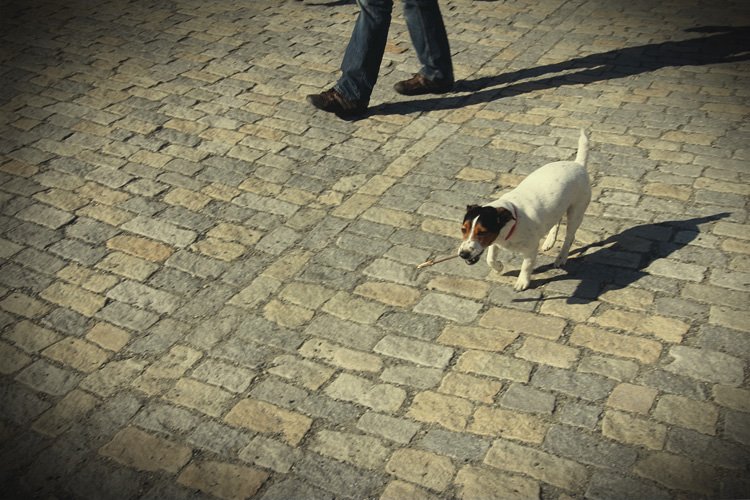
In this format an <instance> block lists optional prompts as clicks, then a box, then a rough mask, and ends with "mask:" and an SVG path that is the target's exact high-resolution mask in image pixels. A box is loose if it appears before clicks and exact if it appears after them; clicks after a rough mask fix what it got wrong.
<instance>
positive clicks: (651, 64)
mask: <svg viewBox="0 0 750 500" xmlns="http://www.w3.org/2000/svg"><path fill="white" fill-rule="evenodd" d="M685 31H686V32H689V33H701V34H706V33H708V34H709V35H708V36H700V37H697V38H690V39H688V40H681V41H675V42H662V43H652V44H647V45H638V46H635V47H626V48H622V49H616V50H611V51H608V52H601V53H598V54H591V55H588V56H584V57H578V58H575V59H571V60H569V61H564V62H560V63H555V64H546V65H541V66H537V67H534V68H527V69H522V70H519V71H513V72H509V73H503V74H500V75H496V76H489V77H482V78H476V79H473V80H460V81H457V82H456V87H455V92H457V93H464V94H462V95H449V96H447V97H433V98H428V99H420V100H416V101H406V102H395V103H384V104H380V105H378V106H375V107H373V108H372V113H373V114H380V115H389V114H408V113H414V112H420V111H425V110H441V109H456V108H460V107H464V106H469V105H472V104H477V103H486V102H491V101H494V100H496V99H500V98H503V97H513V96H517V95H521V94H526V93H529V92H534V91H537V90H546V89H551V88H558V87H563V86H565V85H578V84H586V83H593V82H600V81H605V80H613V79H617V78H624V77H627V76H632V75H638V74H641V73H646V72H650V71H655V70H657V69H660V68H666V67H679V66H703V65H707V64H719V63H728V62H737V61H746V60H750V26H741V27H727V26H704V27H699V28H691V29H688V30H685ZM467 93H468V94H467Z"/></svg>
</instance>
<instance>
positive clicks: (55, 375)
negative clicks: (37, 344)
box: [16, 359, 81, 396]
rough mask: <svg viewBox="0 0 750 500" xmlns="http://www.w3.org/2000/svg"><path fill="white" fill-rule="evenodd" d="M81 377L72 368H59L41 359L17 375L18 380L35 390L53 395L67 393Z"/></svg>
mask: <svg viewBox="0 0 750 500" xmlns="http://www.w3.org/2000/svg"><path fill="white" fill-rule="evenodd" d="M80 379H81V377H80V375H78V374H76V373H74V372H72V371H70V370H63V369H60V368H57V367H56V366H54V365H52V364H50V363H48V362H46V361H44V360H41V359H40V360H38V361H36V362H34V363H33V364H31V365H29V366H27V367H26V368H24V369H23V370H22V371H21V372H20V373H19V374H18V375H16V380H18V381H19V382H21V383H23V384H25V385H27V386H29V387H30V388H32V389H34V390H35V391H39V392H43V393H45V394H50V395H52V396H63V395H65V394H67V393H68V392H69V391H70V390H72V389H73V388H74V387H75V386H76V385H78V382H79V381H80Z"/></svg>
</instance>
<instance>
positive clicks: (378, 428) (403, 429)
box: [357, 411, 420, 444]
mask: <svg viewBox="0 0 750 500" xmlns="http://www.w3.org/2000/svg"><path fill="white" fill-rule="evenodd" d="M357 428H358V429H359V430H361V431H363V432H367V433H369V434H375V435H377V436H380V437H383V438H385V439H389V440H391V441H395V442H397V443H400V444H407V443H409V441H411V439H412V438H413V437H414V435H415V434H416V433H417V432H418V431H419V429H420V425H419V424H417V423H415V422H412V421H410V420H407V419H403V418H396V417H391V416H389V415H384V414H381V413H375V412H371V411H368V412H366V413H365V414H364V415H362V417H360V419H359V420H358V421H357Z"/></svg>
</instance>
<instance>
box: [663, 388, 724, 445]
mask: <svg viewBox="0 0 750 500" xmlns="http://www.w3.org/2000/svg"><path fill="white" fill-rule="evenodd" d="M653 415H654V417H656V418H658V419H659V420H661V421H663V422H667V423H670V424H673V425H677V426H680V427H685V428H688V429H694V430H697V431H699V432H702V433H704V434H708V435H711V436H713V435H715V434H716V424H717V420H718V418H719V411H718V409H717V408H716V407H715V406H714V405H713V404H712V403H709V402H703V401H695V400H692V399H690V398H686V397H683V396H673V395H669V394H668V395H665V396H662V397H661V398H660V399H659V401H658V402H657V403H656V408H655V409H654V412H653Z"/></svg>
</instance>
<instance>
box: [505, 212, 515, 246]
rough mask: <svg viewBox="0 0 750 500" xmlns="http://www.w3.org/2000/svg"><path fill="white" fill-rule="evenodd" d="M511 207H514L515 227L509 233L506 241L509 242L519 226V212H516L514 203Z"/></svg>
mask: <svg viewBox="0 0 750 500" xmlns="http://www.w3.org/2000/svg"><path fill="white" fill-rule="evenodd" d="M510 206H511V207H513V227H511V228H510V231H508V235H507V236H506V237H505V241H508V240H509V239H510V237H511V236H513V233H514V232H515V231H516V226H517V225H518V210H516V206H515V205H514V204H513V203H511V204H510Z"/></svg>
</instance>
